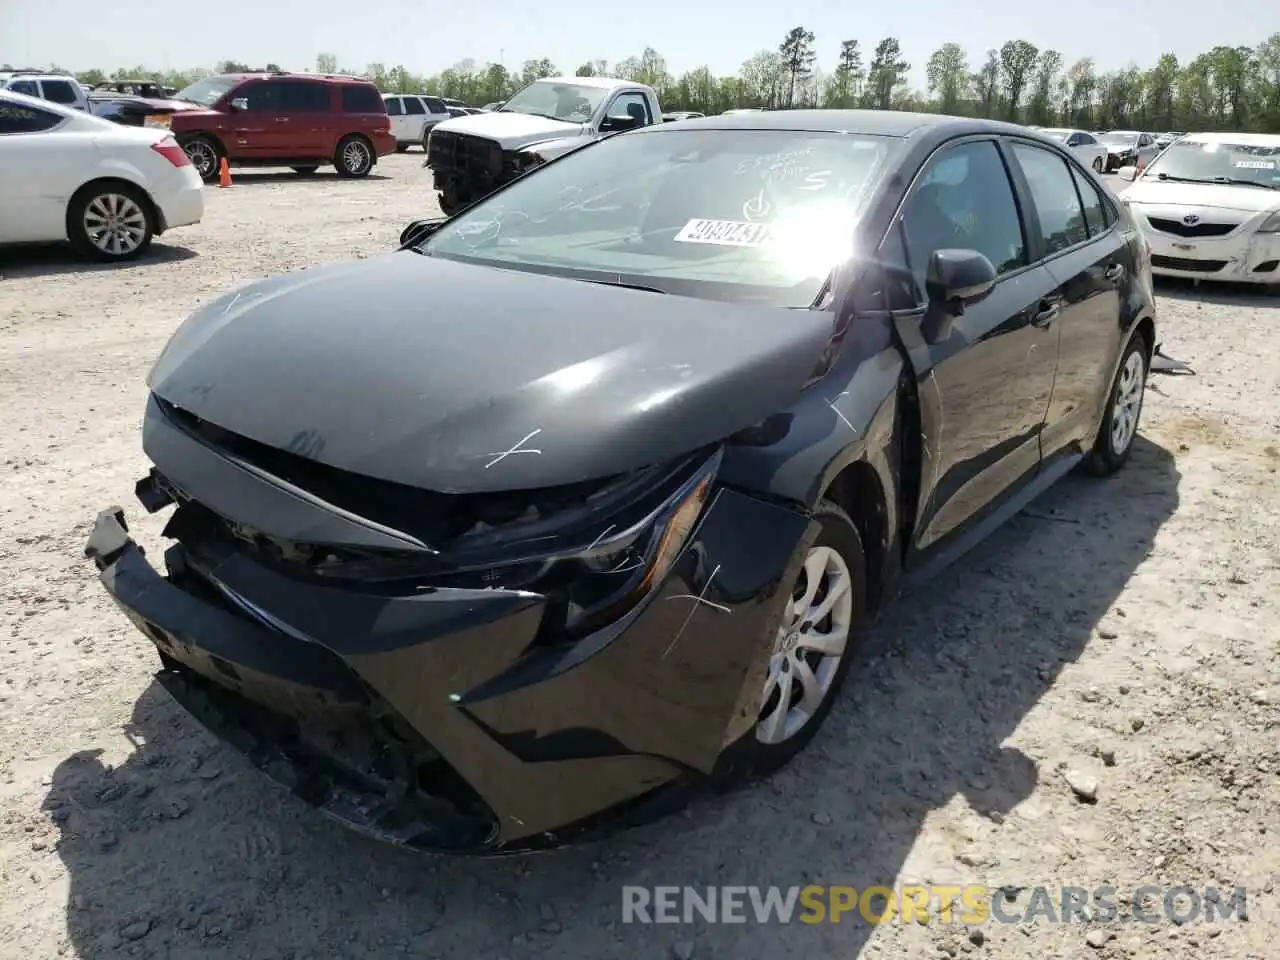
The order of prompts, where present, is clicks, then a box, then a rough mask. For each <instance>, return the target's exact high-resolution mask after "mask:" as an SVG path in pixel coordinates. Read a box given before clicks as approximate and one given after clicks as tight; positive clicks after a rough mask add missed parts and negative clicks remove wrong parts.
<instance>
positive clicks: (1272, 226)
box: [1258, 210, 1280, 233]
mask: <svg viewBox="0 0 1280 960" xmlns="http://www.w3.org/2000/svg"><path fill="white" fill-rule="evenodd" d="M1258 232H1259V233H1280V210H1276V211H1273V212H1272V214H1271V216H1269V217H1267V219H1265V220H1263V221H1262V226H1260V227H1258Z"/></svg>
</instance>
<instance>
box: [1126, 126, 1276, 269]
mask: <svg viewBox="0 0 1280 960" xmlns="http://www.w3.org/2000/svg"><path fill="white" fill-rule="evenodd" d="M1119 175H1120V178H1121V179H1123V180H1130V181H1133V186H1131V187H1130V188H1129V189H1128V190H1126V191H1125V193H1124V196H1123V200H1124V202H1125V203H1127V204H1128V205H1129V208H1130V210H1131V211H1132V212H1133V214H1134V215H1135V219H1136V220H1137V221H1138V223H1139V224H1140V225H1141V227H1142V231H1143V233H1144V235H1145V236H1146V238H1147V243H1148V245H1149V246H1150V248H1151V270H1152V272H1153V273H1157V274H1165V275H1167V276H1175V277H1190V278H1193V279H1196V280H1230V281H1235V282H1240V283H1259V284H1268V285H1272V286H1273V287H1280V136H1276V135H1272V134H1260V133H1190V134H1187V135H1186V136H1185V137H1183V138H1182V139H1180V140H1177V141H1175V142H1174V143H1172V144H1170V146H1169V147H1168V149H1166V150H1165V151H1164V152H1163V153H1162V154H1160V156H1159V158H1158V159H1156V161H1155V162H1154V163H1152V164H1151V166H1149V167H1148V168H1147V169H1146V170H1145V171H1143V172H1142V174H1139V173H1138V171H1137V169H1136V168H1134V167H1124V168H1122V169H1121V170H1120V172H1119Z"/></svg>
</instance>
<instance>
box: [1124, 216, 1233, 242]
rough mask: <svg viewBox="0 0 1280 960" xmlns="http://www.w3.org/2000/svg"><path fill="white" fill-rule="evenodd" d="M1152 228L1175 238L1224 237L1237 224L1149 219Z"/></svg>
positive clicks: (1159, 218)
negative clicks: (1187, 222) (1191, 222)
mask: <svg viewBox="0 0 1280 960" xmlns="http://www.w3.org/2000/svg"><path fill="white" fill-rule="evenodd" d="M1147 219H1148V220H1149V221H1150V222H1151V226H1153V227H1155V228H1156V229H1157V230H1159V231H1160V232H1161V233H1171V234H1173V235H1174V236H1175V237H1223V236H1226V235H1227V234H1228V233H1230V232H1231V231H1232V230H1234V229H1235V228H1236V227H1237V226H1239V224H1236V223H1193V224H1186V223H1183V222H1182V221H1181V220H1165V219H1163V218H1161V217H1147Z"/></svg>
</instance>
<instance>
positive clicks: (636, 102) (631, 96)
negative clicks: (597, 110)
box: [605, 93, 653, 124]
mask: <svg viewBox="0 0 1280 960" xmlns="http://www.w3.org/2000/svg"><path fill="white" fill-rule="evenodd" d="M637 107H638V108H639V109H638V110H637ZM633 115H636V116H639V117H642V118H643V119H642V121H641V122H642V123H646V124H648V123H652V122H653V117H652V116H650V114H649V104H648V102H647V101H646V100H645V98H644V95H643V94H640V93H620V94H618V95H617V96H616V97H614V98H613V103H611V104H609V110H608V111H607V112H606V114H605V116H606V117H607V118H608V119H610V120H626V119H627V118H628V117H630V116H633Z"/></svg>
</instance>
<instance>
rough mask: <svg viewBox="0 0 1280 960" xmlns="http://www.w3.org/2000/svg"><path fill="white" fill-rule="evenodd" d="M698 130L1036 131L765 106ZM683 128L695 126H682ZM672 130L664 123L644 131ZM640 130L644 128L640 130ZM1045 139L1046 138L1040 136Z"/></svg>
mask: <svg viewBox="0 0 1280 960" xmlns="http://www.w3.org/2000/svg"><path fill="white" fill-rule="evenodd" d="M697 124H698V125H697V129H699V130H790V131H795V132H803V133H861V134H867V135H870V136H880V137H903V138H906V137H914V136H919V135H921V134H923V133H926V132H928V133H931V134H938V135H943V136H965V135H966V134H980V133H999V134H1016V135H1019V136H1023V137H1026V136H1028V135H1030V136H1032V137H1034V136H1036V135H1037V131H1035V130H1029V129H1027V128H1026V127H1024V126H1021V125H1020V124H1014V123H1003V122H1000V121H998V120H978V119H973V118H968V117H950V116H946V115H944V114H935V113H906V112H903V111H901V110H764V111H760V112H758V113H738V114H720V116H718V117H703V118H701V119H699V120H698V121H697ZM679 129H681V130H691V129H693V128H692V127H686V126H681V127H680V128H679ZM648 131H653V132H655V133H657V132H659V131H665V132H670V128H664V127H661V126H657V125H655V126H652V127H645V128H644V131H643V132H648ZM637 132H641V131H637ZM1041 139H1045V138H1041Z"/></svg>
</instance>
